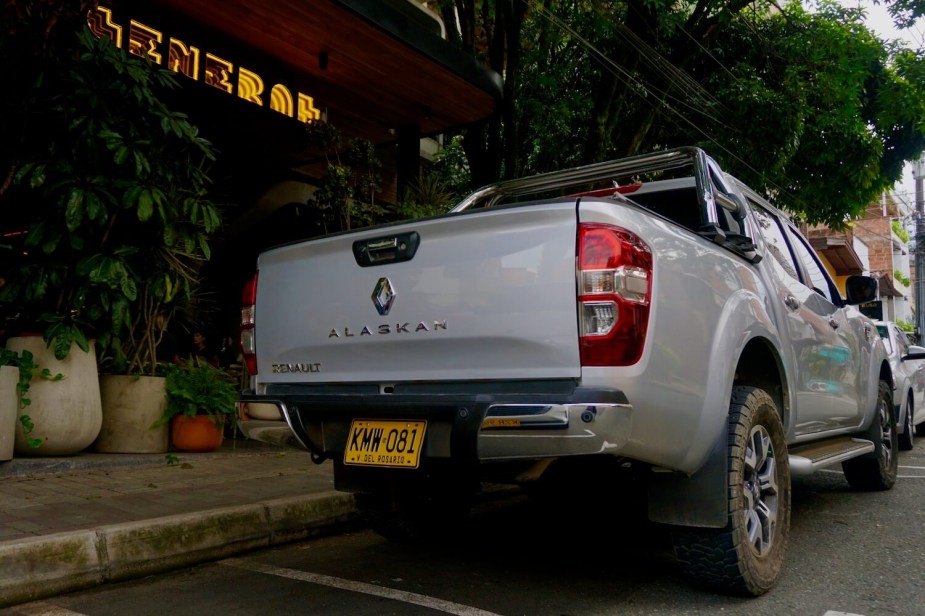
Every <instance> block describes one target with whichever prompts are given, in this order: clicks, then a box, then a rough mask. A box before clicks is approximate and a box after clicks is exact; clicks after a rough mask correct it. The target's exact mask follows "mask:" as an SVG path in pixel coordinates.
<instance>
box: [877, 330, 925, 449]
mask: <svg viewBox="0 0 925 616" xmlns="http://www.w3.org/2000/svg"><path fill="white" fill-rule="evenodd" d="M876 324H877V331H878V332H879V333H880V337H881V338H883V345H884V346H885V347H886V351H887V354H888V355H889V360H890V368H892V370H893V403H894V404H895V405H896V425H897V426H899V427H900V432H899V448H900V449H903V450H906V451H908V450H910V449H912V446H913V443H914V440H915V433H916V432H918V435H919V436H925V347H921V346H917V345H914V344H911V343H910V341H909V337H908V336H906V333H905V332H904V331H903V330H901V329H900V328H899V326H897V325H896V323H894V322H893V321H877V322H876Z"/></svg>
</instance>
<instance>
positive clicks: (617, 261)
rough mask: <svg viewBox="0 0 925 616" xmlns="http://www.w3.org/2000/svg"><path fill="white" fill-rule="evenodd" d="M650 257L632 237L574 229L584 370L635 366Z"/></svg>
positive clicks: (645, 319)
mask: <svg viewBox="0 0 925 616" xmlns="http://www.w3.org/2000/svg"><path fill="white" fill-rule="evenodd" d="M651 283H652V251H651V250H650V249H649V247H648V246H647V245H646V243H645V242H643V241H642V240H641V239H640V238H639V237H638V236H637V235H636V234H634V233H631V232H630V231H627V230H626V229H621V228H620V227H614V226H610V225H602V224H581V225H579V227H578V285H579V288H578V317H579V328H580V331H579V344H580V354H581V364H582V365H583V366H629V365H631V364H634V363H636V362H637V361H639V357H640V356H641V355H642V348H643V345H644V344H645V341H646V330H647V327H648V324H649V302H650V300H651V294H652V284H651Z"/></svg>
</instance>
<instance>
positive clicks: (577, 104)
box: [442, 0, 925, 226]
mask: <svg viewBox="0 0 925 616" xmlns="http://www.w3.org/2000/svg"><path fill="white" fill-rule="evenodd" d="M451 4H452V6H450V5H451ZM442 6H443V7H444V11H445V16H447V17H448V16H450V15H449V13H447V11H448V10H449V9H450V8H453V9H455V13H453V16H456V15H458V16H460V18H459V19H458V20H456V19H454V20H448V21H447V23H458V24H459V25H460V30H459V32H458V33H457V34H458V40H459V42H460V44H461V45H463V46H464V47H467V48H469V49H472V50H475V51H477V52H478V51H482V52H483V53H484V55H485V57H486V58H487V59H488V61H489V63H490V65H491V66H492V68H494V69H495V70H498V71H499V72H501V73H502V75H503V76H504V79H505V93H506V95H507V98H506V100H505V101H504V103H503V105H502V108H501V110H500V112H499V113H498V114H497V115H496V116H495V117H493V118H490V119H489V120H487V121H486V122H485V123H483V124H482V125H481V126H479V127H478V128H477V129H474V130H469V131H467V132H466V135H465V141H464V144H465V145H466V152H467V154H468V156H469V161H470V164H471V165H472V169H473V179H474V181H475V182H476V183H482V182H484V181H486V180H493V179H496V178H499V177H517V176H521V175H527V174H531V173H537V172H542V171H548V170H551V169H556V168H562V167H566V166H572V165H575V164H585V163H591V162H596V161H599V160H604V159H608V158H618V157H622V156H628V155H633V154H637V153H641V152H646V151H652V150H656V149H661V148H665V147H674V146H680V145H700V146H703V147H704V148H705V149H707V150H708V151H709V152H710V153H711V154H712V155H714V156H715V157H716V158H718V159H719V160H720V162H721V163H722V164H723V166H724V167H725V168H726V169H728V170H730V171H731V172H733V173H734V174H735V175H737V176H739V177H741V178H742V179H743V180H744V181H746V182H747V183H749V184H750V185H752V186H753V187H754V188H756V189H757V190H759V191H762V192H764V193H765V194H767V195H768V196H769V197H771V198H772V199H775V200H776V201H777V202H778V203H779V204H780V205H782V206H783V207H786V208H788V209H790V210H791V211H793V212H795V213H797V214H799V215H800V216H801V217H803V218H805V219H807V220H808V221H811V222H827V223H829V224H832V225H834V226H839V225H841V224H844V222H845V217H846V216H851V215H854V214H857V213H860V212H861V211H863V209H864V208H865V207H866V204H867V203H868V202H869V201H870V200H871V199H872V198H874V197H875V196H876V195H877V194H878V193H879V191H881V190H883V189H885V188H888V187H889V186H890V185H892V183H893V182H895V180H896V179H898V178H899V176H900V174H901V171H902V165H903V162H904V161H906V160H910V159H912V158H915V157H916V155H917V154H918V153H919V152H920V151H921V149H922V146H923V145H925V141H923V135H925V107H923V104H925V80H923V71H925V61H923V60H925V59H923V57H922V54H921V52H916V51H912V50H908V49H903V48H902V47H899V46H896V45H893V44H888V43H884V42H883V41H880V40H879V39H877V38H876V37H875V36H874V35H873V34H872V33H871V32H869V31H868V30H867V29H866V28H865V27H864V26H863V23H862V14H861V13H860V12H859V11H858V10H856V9H854V10H852V9H843V8H840V7H838V6H837V5H834V4H825V3H823V4H822V5H821V6H820V8H819V10H818V11H817V12H816V13H809V12H807V11H806V10H804V9H803V8H802V7H801V5H800V4H798V3H794V4H790V5H787V6H786V7H784V8H782V9H781V8H779V7H777V6H776V5H774V10H773V11H772V10H769V9H770V8H771V5H755V4H753V3H750V2H746V1H745V0H734V1H731V2H730V1H727V0H699V1H698V2H695V3H693V4H692V3H689V2H680V1H677V0H621V1H605V0H546V1H545V2H540V1H539V0H535V1H532V2H525V1H520V0H518V1H517V2H515V3H514V6H511V4H510V3H508V2H492V1H489V0H484V1H483V2H473V1H464V0H457V2H455V3H449V2H444V3H443V5H442ZM897 6H898V5H897ZM518 8H520V9H527V8H528V9H529V10H520V11H519V10H516V9H518ZM479 34H481V35H482V36H481V38H479V36H477V35H479ZM515 35H516V36H519V39H518V40H519V43H518V44H515V43H514V42H513V37H514V36H515ZM515 47H516V52H514V53H512V49H514V48H515ZM512 122H513V124H512ZM474 156H475V157H476V158H473V157H474ZM486 166H491V169H486V168H485V167H486Z"/></svg>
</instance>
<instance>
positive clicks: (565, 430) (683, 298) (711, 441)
mask: <svg viewBox="0 0 925 616" xmlns="http://www.w3.org/2000/svg"><path fill="white" fill-rule="evenodd" d="M846 287H847V293H846V294H847V298H842V297H841V295H840V293H839V290H838V289H837V287H836V285H835V284H834V282H833V281H832V279H831V278H830V276H829V274H828V273H827V272H826V269H825V268H824V266H823V265H822V264H821V263H820V261H819V260H818V259H817V257H816V256H815V254H814V253H813V251H812V249H811V248H810V246H809V244H808V242H807V241H806V240H805V239H804V238H803V237H802V236H801V235H800V233H799V231H798V229H797V228H796V227H795V226H794V225H793V224H792V222H791V221H790V220H789V219H788V217H787V216H786V215H784V214H783V213H781V212H780V211H778V210H777V209H775V208H774V207H773V206H771V205H770V204H768V202H767V201H765V200H764V199H763V198H762V197H760V196H759V195H757V194H756V193H755V192H753V191H752V190H750V189H749V188H748V187H746V186H744V185H743V184H742V183H741V182H739V181H737V180H736V179H735V178H734V177H731V176H729V175H727V174H726V173H724V172H723V171H722V170H721V169H720V167H719V166H718V165H717V164H716V162H715V161H714V160H712V159H711V158H710V157H709V156H707V155H706V154H705V153H704V152H703V151H702V150H700V149H697V148H682V149H676V150H669V151H665V152H659V153H655V154H649V155H643V156H637V157H633V158H627V159H623V160H618V161H614V162H608V163H601V164H596V165H590V166H586V167H580V168H576V169H570V170H566V171H561V172H555V173H549V174H544V175H539V176H534V177H530V178H525V179H519V180H512V181H508V182H503V183H499V184H496V185H492V186H488V187H486V188H483V189H481V190H479V191H477V192H475V193H474V194H472V195H471V196H469V197H468V198H467V199H465V200H464V201H463V202H462V203H461V204H460V205H458V206H457V207H456V208H454V209H453V210H452V211H451V212H450V213H448V214H446V215H444V216H439V217H435V218H429V219H423V220H416V221H412V222H404V223H399V224H395V225H389V226H382V227H375V228H369V229H363V230H359V231H354V232H350V233H344V234H339V235H333V236H328V237H323V238H320V239H315V240H311V241H305V242H301V243H296V244H291V245H286V246H282V247H279V248H275V249H272V250H269V251H267V252H265V253H263V254H262V255H261V256H260V258H259V262H258V272H257V275H256V276H255V278H254V280H253V282H252V283H251V284H249V285H248V287H247V288H246V289H245V294H244V295H245V297H244V309H243V313H242V314H243V319H242V346H243V349H244V353H245V359H246V361H247V364H248V369H249V372H250V374H251V375H252V377H251V386H250V388H249V389H247V390H246V391H245V392H244V393H243V394H242V396H241V400H240V402H239V411H240V416H241V421H240V424H241V427H242V429H243V431H244V432H245V433H246V434H247V435H248V436H250V437H253V438H258V439H261V440H266V441H270V442H290V443H295V444H298V445H301V446H303V447H305V448H307V449H309V450H310V451H311V452H312V453H313V454H314V458H315V459H316V461H318V462H321V461H324V460H327V459H330V460H332V461H333V465H334V476H335V484H336V487H337V489H339V490H345V491H349V492H353V493H355V494H356V502H357V506H358V507H359V508H360V510H361V511H362V512H364V513H365V514H366V516H367V517H368V519H369V522H370V524H371V525H372V526H373V528H375V529H376V530H378V531H379V532H381V533H383V534H384V535H386V536H389V537H393V538H406V539H407V538H420V537H427V536H431V535H432V534H434V533H439V532H441V531H447V530H452V529H453V528H455V525H456V524H457V523H458V522H459V521H460V518H461V516H463V515H465V513H466V512H467V507H468V505H469V504H470V503H471V501H472V497H473V496H474V495H475V494H476V492H477V491H478V490H479V487H480V485H481V484H483V483H485V482H492V483H499V482H510V483H514V484H518V485H522V486H524V487H525V488H526V489H528V490H530V491H533V490H531V488H533V489H534V490H536V491H537V492H540V493H542V487H543V486H544V481H545V479H547V478H549V477H559V478H562V477H565V478H567V479H566V481H565V482H564V483H566V484H569V483H572V481H571V480H570V479H568V478H573V479H574V485H581V486H583V487H587V489H590V490H595V491H599V492H600V493H602V494H605V493H608V492H610V493H613V494H611V495H612V496H615V497H616V498H618V499H619V498H626V499H629V498H633V499H636V500H635V501H634V502H636V503H638V504H640V505H642V504H644V506H645V510H646V512H647V515H648V517H649V518H650V519H651V520H653V521H655V522H658V523H662V524H668V525H671V528H672V537H673V542H674V546H675V552H676V555H677V558H678V562H679V563H680V565H681V567H682V568H683V570H684V571H685V572H686V573H688V574H689V575H690V576H692V577H693V578H695V579H696V580H698V581H700V582H703V583H706V584H707V585H710V586H712V587H715V588H717V589H719V590H720V591H722V592H727V593H733V594H743V595H758V594H762V593H764V592H766V591H767V590H769V589H770V588H771V587H772V586H773V584H774V582H775V580H776V579H777V578H778V576H779V574H780V571H781V568H782V564H783V558H784V552H785V549H786V544H787V537H788V533H789V526H790V497H791V488H790V479H791V476H793V475H803V474H809V473H812V472H814V471H815V470H817V469H819V468H822V467H826V466H831V465H835V464H839V463H840V464H841V466H842V469H843V470H844V474H845V477H846V479H847V481H848V483H849V484H850V485H851V486H852V487H854V488H856V489H864V490H886V489H889V488H890V487H892V485H893V483H894V481H895V479H896V473H897V458H896V452H897V433H896V418H895V410H894V407H893V402H892V386H891V383H892V377H891V373H890V367H889V364H888V362H887V358H886V355H885V351H884V347H883V344H882V342H881V340H880V337H879V335H878V334H877V330H876V328H875V327H874V326H873V325H872V323H871V321H870V320H868V319H867V318H866V317H864V316H863V315H861V314H860V313H859V312H858V310H857V309H856V308H855V306H854V305H855V304H858V303H861V302H865V301H870V300H871V299H873V298H874V297H875V295H876V289H877V285H876V281H875V280H873V279H872V278H869V277H863V276H856V277H851V278H849V279H848V280H847V283H846ZM614 467H618V468H620V469H632V471H633V472H634V473H635V477H636V478H637V479H638V480H639V481H640V482H641V484H642V485H643V486H644V489H643V490H639V491H633V492H630V491H625V492H624V491H620V492H618V490H622V488H621V487H620V485H621V484H620V483H619V482H617V481H616V480H615V479H614V480H613V481H611V479H610V477H611V475H610V473H609V470H610V469H612V468H614ZM589 479H590V480H589ZM559 483H563V482H561V481H560V482H559ZM642 501H644V503H643V502H642ZM627 506H630V504H629V503H628V504H627ZM597 520H598V521H597V524H599V525H606V523H607V522H606V520H601V519H600V518H597ZM598 532H600V529H599V530H598Z"/></svg>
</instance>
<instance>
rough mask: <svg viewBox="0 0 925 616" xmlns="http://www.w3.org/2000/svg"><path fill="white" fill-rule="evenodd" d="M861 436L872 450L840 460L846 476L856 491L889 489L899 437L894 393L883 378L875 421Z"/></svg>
mask: <svg viewBox="0 0 925 616" xmlns="http://www.w3.org/2000/svg"><path fill="white" fill-rule="evenodd" d="M862 436H863V438H866V439H869V440H871V441H873V443H874V451H873V452H872V453H869V454H866V455H863V456H860V457H858V458H854V459H851V460H846V461H845V462H842V470H843V471H844V472H845V479H847V480H848V485H850V486H851V487H852V488H854V489H855V490H866V491H877V490H889V489H890V488H892V487H893V484H894V483H896V474H897V472H898V470H899V456H898V455H897V454H898V450H899V438H898V437H897V435H896V414H895V413H894V412H893V394H892V392H891V390H890V386H889V385H888V384H887V383H886V381H880V387H879V388H878V391H877V408H876V410H875V416H874V420H873V421H872V422H871V424H870V427H869V428H868V429H867V431H866V432H864V434H863V435H862Z"/></svg>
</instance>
